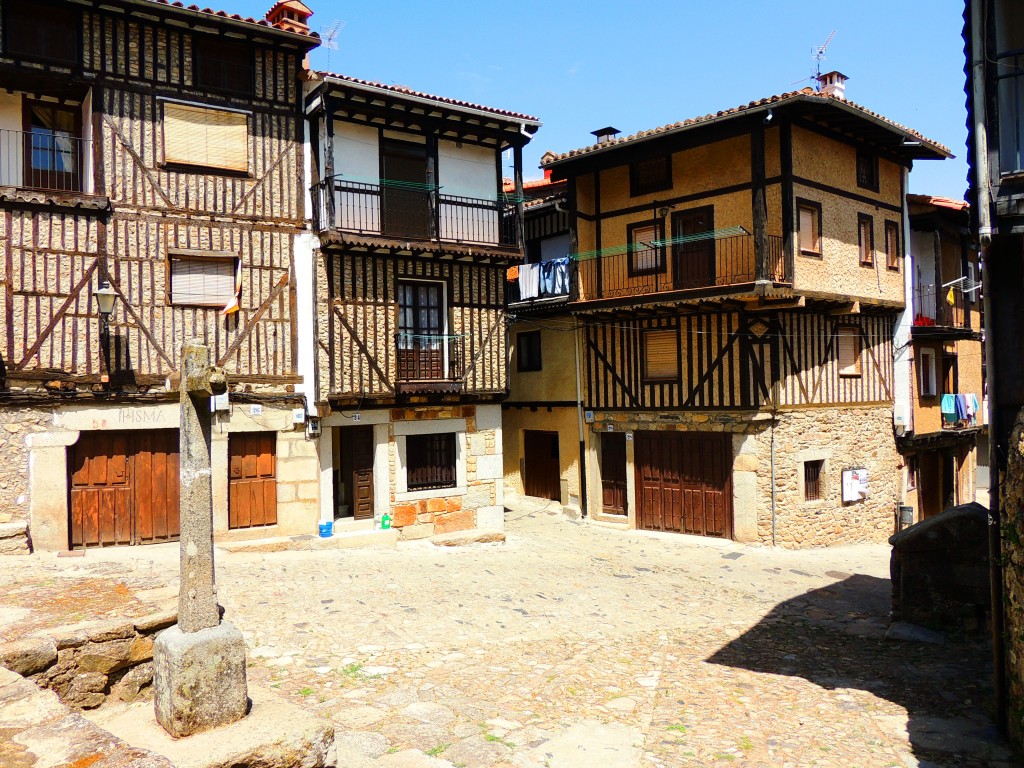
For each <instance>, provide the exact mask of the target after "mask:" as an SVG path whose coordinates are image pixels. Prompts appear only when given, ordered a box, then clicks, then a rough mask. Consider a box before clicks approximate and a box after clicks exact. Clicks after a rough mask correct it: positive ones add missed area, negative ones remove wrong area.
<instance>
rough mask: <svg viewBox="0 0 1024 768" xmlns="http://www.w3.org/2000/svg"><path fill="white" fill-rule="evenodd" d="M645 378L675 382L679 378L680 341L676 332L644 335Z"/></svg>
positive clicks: (655, 332)
mask: <svg viewBox="0 0 1024 768" xmlns="http://www.w3.org/2000/svg"><path fill="white" fill-rule="evenodd" d="M644 351H645V355H644V378H645V379H650V380H662V381H668V380H674V379H677V378H678V377H679V339H678V336H677V335H676V332H675V331H674V330H670V331H647V332H646V333H645V334H644Z"/></svg>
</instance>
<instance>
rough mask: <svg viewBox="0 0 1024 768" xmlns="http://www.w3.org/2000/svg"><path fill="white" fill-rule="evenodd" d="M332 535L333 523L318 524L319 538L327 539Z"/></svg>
mask: <svg viewBox="0 0 1024 768" xmlns="http://www.w3.org/2000/svg"><path fill="white" fill-rule="evenodd" d="M333 535H334V521H333V520H328V521H327V522H326V523H320V538H321V539H329V538H331V536H333Z"/></svg>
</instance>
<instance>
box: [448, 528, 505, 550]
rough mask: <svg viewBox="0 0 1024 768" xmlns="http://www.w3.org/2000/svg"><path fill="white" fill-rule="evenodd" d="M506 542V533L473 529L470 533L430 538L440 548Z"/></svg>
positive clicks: (463, 532)
mask: <svg viewBox="0 0 1024 768" xmlns="http://www.w3.org/2000/svg"><path fill="white" fill-rule="evenodd" d="M504 541H505V532H504V531H495V530H487V529H484V528H471V529H469V530H468V531H455V532H454V533H441V534H438V535H437V536H431V537H430V543H431V544H433V545H435V546H438V547H467V546H469V545H471V544H500V543H504Z"/></svg>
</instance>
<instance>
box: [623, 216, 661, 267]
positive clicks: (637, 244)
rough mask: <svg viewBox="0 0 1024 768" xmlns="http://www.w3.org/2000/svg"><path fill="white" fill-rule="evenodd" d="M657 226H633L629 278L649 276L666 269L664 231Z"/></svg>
mask: <svg viewBox="0 0 1024 768" xmlns="http://www.w3.org/2000/svg"><path fill="white" fill-rule="evenodd" d="M662 227H663V225H662V224H661V222H658V223H657V224H653V223H652V224H631V225H630V226H629V227H628V228H627V229H628V230H629V276H630V277H635V276H637V275H648V274H652V273H654V272H662V271H664V269H665V245H664V243H662V242H661V240H662V238H663V237H664V235H663V233H664V229H663V228H662Z"/></svg>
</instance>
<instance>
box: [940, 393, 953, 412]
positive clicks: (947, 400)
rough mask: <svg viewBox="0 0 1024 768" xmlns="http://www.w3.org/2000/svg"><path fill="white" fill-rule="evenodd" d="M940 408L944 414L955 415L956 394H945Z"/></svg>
mask: <svg viewBox="0 0 1024 768" xmlns="http://www.w3.org/2000/svg"><path fill="white" fill-rule="evenodd" d="M939 410H940V411H942V415H943V416H955V415H956V395H943V396H942V403H941V404H940V405H939Z"/></svg>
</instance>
